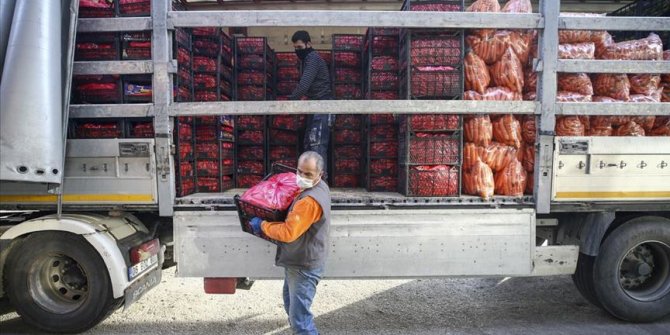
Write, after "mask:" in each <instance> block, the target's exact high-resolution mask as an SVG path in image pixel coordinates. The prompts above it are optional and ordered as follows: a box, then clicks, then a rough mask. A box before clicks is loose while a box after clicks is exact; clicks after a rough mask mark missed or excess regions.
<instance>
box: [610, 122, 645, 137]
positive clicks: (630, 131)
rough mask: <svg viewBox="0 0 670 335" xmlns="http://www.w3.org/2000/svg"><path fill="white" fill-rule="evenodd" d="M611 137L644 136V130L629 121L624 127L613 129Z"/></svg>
mask: <svg viewBox="0 0 670 335" xmlns="http://www.w3.org/2000/svg"><path fill="white" fill-rule="evenodd" d="M612 135H613V136H644V135H645V132H644V128H642V126H640V125H639V124H637V123H635V122H634V121H630V122H628V123H626V124H624V125H621V126H619V127H618V128H616V129H614V132H613V133H612Z"/></svg>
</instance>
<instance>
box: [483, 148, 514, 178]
mask: <svg viewBox="0 0 670 335" xmlns="http://www.w3.org/2000/svg"><path fill="white" fill-rule="evenodd" d="M478 151H479V157H480V158H481V160H482V161H483V162H484V163H486V164H487V165H488V166H490V167H491V170H493V171H500V170H502V169H504V168H505V167H506V166H507V165H508V164H509V163H510V162H511V161H512V160H513V159H516V154H517V153H516V152H517V149H516V148H514V147H510V146H508V145H504V144H500V143H497V142H493V143H491V145H489V146H488V147H486V148H482V147H478Z"/></svg>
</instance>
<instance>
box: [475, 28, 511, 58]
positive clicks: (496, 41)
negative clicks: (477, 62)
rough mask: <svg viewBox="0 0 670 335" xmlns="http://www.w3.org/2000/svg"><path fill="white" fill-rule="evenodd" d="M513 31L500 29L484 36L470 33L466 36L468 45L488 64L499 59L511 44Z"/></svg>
mask: <svg viewBox="0 0 670 335" xmlns="http://www.w3.org/2000/svg"><path fill="white" fill-rule="evenodd" d="M510 36H511V32H510V31H507V30H499V31H496V32H495V33H493V34H492V35H487V36H484V37H481V36H475V35H470V36H468V37H467V38H466V41H467V42H468V45H469V46H470V48H471V49H472V51H474V52H475V53H476V54H477V56H479V57H481V59H483V60H484V62H485V63H486V64H488V65H491V64H494V63H495V62H497V61H499V60H500V58H501V57H502V56H503V54H504V53H505V51H506V50H507V48H508V47H509V45H510Z"/></svg>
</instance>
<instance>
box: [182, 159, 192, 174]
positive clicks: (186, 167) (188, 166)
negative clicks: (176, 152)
mask: <svg viewBox="0 0 670 335" xmlns="http://www.w3.org/2000/svg"><path fill="white" fill-rule="evenodd" d="M179 176H180V177H193V163H191V162H181V163H179Z"/></svg>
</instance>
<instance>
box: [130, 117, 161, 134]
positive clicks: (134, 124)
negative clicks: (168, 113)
mask: <svg viewBox="0 0 670 335" xmlns="http://www.w3.org/2000/svg"><path fill="white" fill-rule="evenodd" d="M125 128H126V130H125V134H126V137H128V138H153V137H154V136H155V133H154V123H153V120H152V119H150V118H138V119H135V118H132V119H128V120H126V122H125Z"/></svg>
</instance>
